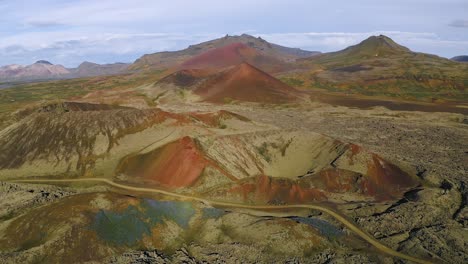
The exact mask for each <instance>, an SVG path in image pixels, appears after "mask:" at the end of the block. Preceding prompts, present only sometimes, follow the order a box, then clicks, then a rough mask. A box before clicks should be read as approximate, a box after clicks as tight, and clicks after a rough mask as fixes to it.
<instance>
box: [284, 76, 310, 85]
mask: <svg viewBox="0 0 468 264" xmlns="http://www.w3.org/2000/svg"><path fill="white" fill-rule="evenodd" d="M280 80H281V81H282V82H284V83H286V84H288V85H290V86H293V87H302V86H303V85H304V81H303V80H300V79H296V78H293V77H283V78H280Z"/></svg>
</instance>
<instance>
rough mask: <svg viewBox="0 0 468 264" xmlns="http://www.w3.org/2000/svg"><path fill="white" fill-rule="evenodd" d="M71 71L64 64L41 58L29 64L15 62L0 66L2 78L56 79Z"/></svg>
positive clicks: (0, 76)
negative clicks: (56, 63) (23, 64)
mask: <svg viewBox="0 0 468 264" xmlns="http://www.w3.org/2000/svg"><path fill="white" fill-rule="evenodd" d="M69 73H70V71H69V70H68V69H66V68H65V67H63V66H62V65H54V64H52V63H50V62H48V61H45V60H40V61H37V62H35V63H34V64H31V65H27V66H22V65H17V64H13V65H7V66H3V67H0V80H20V79H21V80H31V79H54V78H60V77H61V76H66V75H67V74H69Z"/></svg>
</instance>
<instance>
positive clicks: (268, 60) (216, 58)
mask: <svg viewBox="0 0 468 264" xmlns="http://www.w3.org/2000/svg"><path fill="white" fill-rule="evenodd" d="M243 62H247V63H249V64H252V65H254V66H255V67H257V68H260V69H262V70H264V71H268V72H275V71H280V70H282V69H286V68H287V67H288V66H287V65H286V63H285V62H283V61H282V60H279V59H276V58H275V57H273V56H269V55H265V54H263V53H261V52H259V51H258V50H256V49H254V48H251V47H249V46H247V45H246V44H243V43H241V42H237V43H232V44H229V45H226V46H223V47H220V48H215V49H211V50H208V51H206V52H204V53H202V54H200V55H197V56H194V57H192V58H190V59H188V60H187V61H185V62H184V63H182V64H181V66H180V68H182V69H212V70H219V69H222V68H226V67H229V66H235V65H239V64H241V63H243Z"/></svg>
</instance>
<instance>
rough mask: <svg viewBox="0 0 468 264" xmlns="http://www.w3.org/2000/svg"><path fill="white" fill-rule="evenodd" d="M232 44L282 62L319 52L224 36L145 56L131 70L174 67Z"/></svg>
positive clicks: (253, 38) (253, 39) (264, 41)
mask: <svg viewBox="0 0 468 264" xmlns="http://www.w3.org/2000/svg"><path fill="white" fill-rule="evenodd" d="M234 43H242V44H245V45H247V46H249V47H250V48H252V49H255V50H257V51H258V52H260V53H262V54H264V55H267V56H270V57H274V58H276V59H278V60H282V61H288V62H290V61H295V60H296V59H298V58H306V57H309V56H314V55H317V54H319V52H314V51H305V50H301V49H295V48H288V47H283V46H280V45H277V44H273V43H269V42H267V41H266V40H264V39H262V38H260V37H259V38H255V37H253V36H250V35H247V34H243V35H241V36H229V35H226V36H225V37H223V38H218V39H214V40H210V41H207V42H203V43H200V44H196V45H191V46H189V47H188V48H186V49H184V50H180V51H165V52H158V53H153V54H146V55H144V56H142V57H141V58H139V59H138V60H136V61H135V62H134V63H133V64H132V65H131V66H130V69H131V70H141V69H147V68H169V67H173V66H176V65H177V64H180V63H182V62H184V61H186V60H189V59H190V58H191V57H193V56H197V55H200V54H202V53H204V52H207V51H209V50H211V49H216V48H220V47H223V46H227V45H231V44H234Z"/></svg>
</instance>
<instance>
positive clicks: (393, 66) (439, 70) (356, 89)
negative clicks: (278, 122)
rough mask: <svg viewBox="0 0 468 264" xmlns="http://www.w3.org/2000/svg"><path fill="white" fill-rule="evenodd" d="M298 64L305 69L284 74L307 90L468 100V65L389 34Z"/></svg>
mask: <svg viewBox="0 0 468 264" xmlns="http://www.w3.org/2000/svg"><path fill="white" fill-rule="evenodd" d="M296 65H297V66H298V67H300V68H302V70H301V71H298V72H294V73H288V74H284V75H282V78H283V80H286V81H288V82H290V83H294V84H296V85H297V86H303V87H307V88H318V89H325V90H327V91H334V92H346V93H357V94H365V95H377V96H380V95H384V96H393V97H401V98H406V99H420V100H431V99H453V100H465V99H466V98H467V95H466V88H467V87H468V65H464V64H460V63H457V62H454V61H451V60H448V59H445V58H441V57H438V56H435V55H430V54H424V53H417V52H412V51H410V50H409V49H408V48H406V47H403V46H401V45H399V44H397V43H395V42H394V41H393V40H392V39H390V38H388V37H386V36H372V37H370V38H368V39H366V40H364V41H362V42H361V43H359V44H357V45H355V46H351V47H348V48H346V49H344V50H341V51H338V52H331V53H324V54H321V55H318V56H315V57H311V58H307V59H303V60H300V61H298V62H297V63H296Z"/></svg>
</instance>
